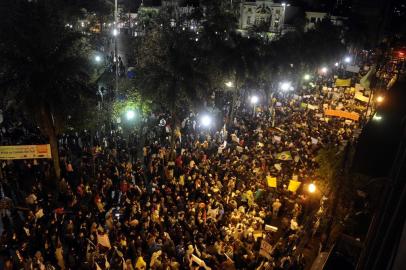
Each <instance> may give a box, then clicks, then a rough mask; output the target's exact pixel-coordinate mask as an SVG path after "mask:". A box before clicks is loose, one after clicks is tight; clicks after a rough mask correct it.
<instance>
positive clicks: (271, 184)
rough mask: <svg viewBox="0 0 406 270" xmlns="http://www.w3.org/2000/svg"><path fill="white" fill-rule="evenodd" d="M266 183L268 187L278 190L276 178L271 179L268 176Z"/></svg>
mask: <svg viewBox="0 0 406 270" xmlns="http://www.w3.org/2000/svg"><path fill="white" fill-rule="evenodd" d="M266 183H267V184H268V187H273V188H276V185H277V184H276V177H271V176H269V175H268V176H267V177H266Z"/></svg>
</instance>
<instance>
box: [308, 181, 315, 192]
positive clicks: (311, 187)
mask: <svg viewBox="0 0 406 270" xmlns="http://www.w3.org/2000/svg"><path fill="white" fill-rule="evenodd" d="M315 191H316V185H315V184H313V183H311V184H310V185H309V192H310V193H314V192H315Z"/></svg>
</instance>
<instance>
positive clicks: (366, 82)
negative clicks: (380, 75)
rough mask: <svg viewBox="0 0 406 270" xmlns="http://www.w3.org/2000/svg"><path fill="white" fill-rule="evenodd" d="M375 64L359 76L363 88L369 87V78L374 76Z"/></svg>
mask: <svg viewBox="0 0 406 270" xmlns="http://www.w3.org/2000/svg"><path fill="white" fill-rule="evenodd" d="M375 71H376V68H375V65H373V66H371V68H370V69H369V71H368V73H367V74H365V76H364V77H362V78H361V80H360V81H359V84H360V85H361V86H362V87H364V88H365V89H368V90H369V89H370V87H371V79H372V78H373V77H374V76H375Z"/></svg>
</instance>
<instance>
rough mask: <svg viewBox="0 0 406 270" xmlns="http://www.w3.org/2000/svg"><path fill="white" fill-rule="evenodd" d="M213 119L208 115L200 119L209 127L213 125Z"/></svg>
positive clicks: (203, 124)
mask: <svg viewBox="0 0 406 270" xmlns="http://www.w3.org/2000/svg"><path fill="white" fill-rule="evenodd" d="M211 122H212V119H211V117H210V116H208V115H203V116H202V118H201V119H200V123H201V124H202V126H204V127H209V126H210V125H211Z"/></svg>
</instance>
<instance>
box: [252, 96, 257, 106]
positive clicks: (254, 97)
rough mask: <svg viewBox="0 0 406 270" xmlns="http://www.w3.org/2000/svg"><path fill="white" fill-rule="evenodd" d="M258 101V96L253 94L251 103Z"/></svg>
mask: <svg viewBox="0 0 406 270" xmlns="http://www.w3.org/2000/svg"><path fill="white" fill-rule="evenodd" d="M258 101H259V98H258V96H252V97H251V103H252V104H257V103H258Z"/></svg>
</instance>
